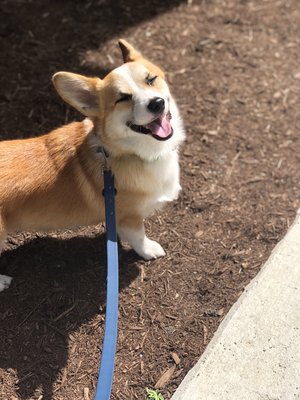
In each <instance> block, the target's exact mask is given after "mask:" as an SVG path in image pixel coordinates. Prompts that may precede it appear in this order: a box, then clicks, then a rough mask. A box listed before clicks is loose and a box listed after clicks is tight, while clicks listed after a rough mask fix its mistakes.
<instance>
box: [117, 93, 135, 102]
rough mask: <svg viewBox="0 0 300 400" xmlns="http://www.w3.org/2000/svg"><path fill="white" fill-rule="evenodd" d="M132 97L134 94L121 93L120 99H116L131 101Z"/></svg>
mask: <svg viewBox="0 0 300 400" xmlns="http://www.w3.org/2000/svg"><path fill="white" fill-rule="evenodd" d="M131 99H132V94H128V93H120V97H119V99H118V100H117V101H116V104H117V103H121V102H122V101H129V100H131Z"/></svg>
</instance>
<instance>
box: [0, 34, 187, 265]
mask: <svg viewBox="0 0 300 400" xmlns="http://www.w3.org/2000/svg"><path fill="white" fill-rule="evenodd" d="M123 42H124V43H122V45H123V55H124V52H125V53H126V51H125V47H124V46H127V47H128V52H127V53H128V54H127V57H129V56H130V57H131V59H130V64H131V63H132V61H134V60H132V59H134V58H135V57H137V58H138V59H139V65H144V66H146V68H148V69H149V70H150V71H152V73H154V74H157V75H159V76H160V77H161V82H158V85H157V87H156V88H155V90H156V91H159V90H163V88H164V87H165V86H164V85H166V84H165V83H164V81H163V78H164V74H163V72H162V71H161V70H160V69H159V68H158V67H156V66H154V65H153V64H151V63H150V62H149V61H147V60H144V59H143V58H142V56H141V55H140V53H138V52H136V51H135V50H134V49H133V48H132V46H130V45H129V44H127V42H125V41H123ZM122 45H121V44H120V46H121V47H122ZM139 65H136V64H135V63H134V62H133V65H132V67H131V68H132V71H133V73H136V74H138V73H139V68H140V67H139ZM135 68H136V71H135ZM53 82H54V85H55V87H56V89H57V90H58V92H59V94H60V95H61V96H62V97H63V98H64V99H65V100H66V101H67V102H69V103H70V104H71V105H73V106H74V107H75V108H77V109H78V110H79V111H81V112H82V113H84V114H85V115H86V116H88V117H90V119H86V120H84V121H83V122H74V123H71V124H69V125H66V126H63V127H61V128H58V129H56V130H54V131H52V132H50V133H49V134H47V135H44V136H41V137H37V138H33V139H25V140H12V141H3V142H1V143H0V247H1V242H2V241H3V240H4V239H5V237H6V234H7V233H8V232H13V231H16V230H31V231H37V230H43V231H48V230H53V229H58V228H73V227H76V226H78V225H91V224H97V223H99V222H100V221H103V220H104V201H103V196H102V190H103V177H102V175H101V168H102V165H103V162H104V160H103V157H102V156H101V154H98V153H97V152H96V150H95V149H96V147H97V146H99V144H103V145H104V146H105V147H106V148H107V149H108V150H109V152H110V154H111V157H110V159H109V165H110V167H111V169H112V171H113V173H114V176H115V183H116V187H117V190H118V194H117V196H116V207H117V224H118V228H119V229H120V231H122V230H124V232H125V233H126V232H127V231H128V232H131V231H132V232H140V233H141V234H142V235H144V233H143V232H144V228H143V218H144V217H146V216H147V215H148V214H149V213H150V212H151V211H153V209H155V208H158V207H159V206H160V204H159V201H158V203H157V204H156V203H155V202H156V200H153V201H152V198H154V197H155V195H154V188H156V186H157V185H159V187H161V191H163V188H164V186H167V185H170V180H172V179H173V177H168V176H166V177H164V178H161V182H160V183H159V184H158V183H157V175H158V173H159V168H160V167H159V165H157V166H154V165H153V163H151V162H149V161H148V160H144V159H142V158H141V157H139V156H138V155H136V154H134V153H131V152H130V151H129V150H122V148H121V147H120V146H119V144H118V141H116V140H114V139H113V138H112V137H111V136H110V132H109V131H107V129H106V126H107V119H109V118H110V115H111V113H112V111H113V110H114V109H115V107H116V100H117V98H118V96H119V91H120V88H121V89H122V88H124V89H123V90H124V91H126V92H130V87H128V85H127V86H126V82H125V83H124V82H122V79H120V78H119V77H118V76H117V75H114V74H113V73H111V74H109V75H108V76H107V77H106V78H105V79H104V80H102V81H101V80H100V79H98V78H86V77H82V76H80V75H76V74H70V73H65V72H63V73H59V74H56V75H54V77H53ZM122 85H123V86H122ZM159 85H161V87H160V86H159ZM78 93H79V94H78ZM118 107H119V108H118V109H119V110H122V107H123V108H124V107H128V105H127V104H122V103H120V104H118ZM99 132H100V133H101V134H100V135H99ZM137 135H138V134H137ZM99 136H100V139H99ZM174 157H175V158H174V160H175V161H174V162H176V160H177V158H176V157H177V156H175V155H174ZM162 162H163V161H162ZM162 168H163V167H162ZM171 183H172V182H171ZM177 186H178V187H179V183H178V185H177ZM179 188H180V187H179ZM159 196H160V193H158V194H157V197H159ZM126 234H127V233H126ZM125 237H126V235H125ZM144 239H145V238H144ZM146 239H147V238H146ZM147 240H149V239H147ZM150 242H151V243H156V242H152V241H150ZM157 245H158V244H157ZM161 250H162V249H161ZM137 251H138V250H137ZM138 252H139V251H138ZM140 254H142V255H143V256H144V251H141V252H140ZM149 254H150V253H149ZM155 254H157V255H158V256H159V255H162V252H161V251H158V250H157V249H156V251H155V252H153V255H152V256H154V257H155V256H156V255H155ZM147 257H148V255H146V256H145V258H147ZM150 257H151V255H149V258H150Z"/></svg>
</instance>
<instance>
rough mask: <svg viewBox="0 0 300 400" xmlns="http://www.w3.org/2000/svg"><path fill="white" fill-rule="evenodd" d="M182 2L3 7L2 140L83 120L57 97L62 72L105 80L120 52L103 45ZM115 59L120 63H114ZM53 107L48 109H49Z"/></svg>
mask: <svg viewBox="0 0 300 400" xmlns="http://www.w3.org/2000/svg"><path fill="white" fill-rule="evenodd" d="M181 2H182V0H167V1H163V2H161V1H160V0H152V1H151V2H143V1H139V0H130V1H128V0H117V1H112V0H97V1H96V0H94V1H93V0H92V1H88V2H82V1H73V0H72V1H70V0H69V1H64V2H61V1H57V0H56V1H52V0H45V1H43V2H37V1H29V0H26V1H21V0H16V1H13V2H11V1H9V0H3V1H2V2H1V4H0V14H1V15H2V17H3V19H2V21H3V22H2V23H1V27H0V46H1V54H2V57H1V59H2V60H1V65H0V88H1V92H0V104H1V106H2V107H0V120H1V121H2V124H1V126H2V127H3V128H2V129H1V133H0V139H1V138H2V139H6V138H11V139H12V138H19V137H27V136H34V135H37V134H38V133H45V132H46V131H48V130H51V129H53V128H54V127H57V125H58V124H62V118H63V115H65V118H64V119H65V121H64V122H68V121H70V120H73V119H75V118H76V119H78V118H79V115H78V113H77V112H75V111H74V110H71V109H69V107H68V106H66V105H65V104H63V102H62V101H61V99H59V97H58V96H57V95H56V94H54V89H53V87H52V84H51V76H52V74H53V73H55V72H57V71H59V70H68V71H72V72H79V73H82V74H89V75H98V76H100V77H103V76H104V75H106V73H107V72H108V71H110V70H111V69H112V68H113V67H114V66H115V65H114V63H116V64H121V56H120V52H119V51H118V50H117V46H116V52H115V54H111V55H108V54H105V53H101V56H100V55H99V54H100V53H99V50H100V51H101V49H102V46H103V43H105V42H107V41H108V40H109V39H112V38H113V37H115V38H116V41H117V39H118V37H120V36H122V32H123V31H124V30H125V29H127V28H128V27H134V26H136V25H138V24H140V23H142V22H143V21H145V20H148V19H151V18H154V17H155V16H157V15H161V14H163V13H164V12H166V11H168V10H169V9H171V8H173V7H176V6H178V5H179V4H180V3H181ZM115 60H116V61H115ZM47 104H48V107H47Z"/></svg>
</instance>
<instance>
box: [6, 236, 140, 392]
mask: <svg viewBox="0 0 300 400" xmlns="http://www.w3.org/2000/svg"><path fill="white" fill-rule="evenodd" d="M105 247H106V246H105V236H104V235H101V236H95V237H72V238H71V239H67V240H61V239H57V238H53V237H47V238H38V239H34V240H32V241H30V242H28V243H25V244H24V245H22V246H20V247H18V248H17V249H15V250H10V251H6V252H4V253H3V255H2V256H1V261H0V262H1V273H4V274H5V273H6V274H11V275H13V278H14V279H13V283H12V285H11V287H10V288H9V289H8V290H5V291H3V292H2V293H0V321H1V326H0V368H4V369H5V370H9V369H10V368H11V369H12V370H14V371H16V374H17V385H18V390H17V392H18V395H19V397H20V398H21V399H28V398H31V397H32V396H38V393H42V394H43V397H42V398H43V399H44V400H50V399H52V395H53V385H54V383H55V382H57V378H58V375H59V374H62V373H61V371H63V369H64V367H65V366H66V364H67V361H68V354H69V351H70V348H71V347H72V343H71V341H72V339H74V336H76V334H77V333H78V331H79V330H80V329H84V323H85V325H89V323H91V321H92V326H93V327H98V330H100V331H102V328H103V316H104V313H105V297H106V255H105V254H106V249H105ZM136 261H137V258H136V256H135V255H134V254H133V253H132V252H127V253H126V252H124V251H122V252H121V257H120V290H122V289H123V288H125V287H127V286H128V285H129V284H130V282H131V281H133V280H134V279H135V278H136V277H137V276H138V273H139V270H138V267H137V265H136ZM87 329H92V328H91V326H88V327H87ZM95 329H96V328H95ZM101 341H102V337H101V335H100V337H99V343H98V346H97V347H98V348H99V347H100V346H101ZM97 351H99V350H97V348H95V352H97ZM39 391H40V392H39Z"/></svg>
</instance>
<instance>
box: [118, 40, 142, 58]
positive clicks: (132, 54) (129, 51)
mask: <svg viewBox="0 0 300 400" xmlns="http://www.w3.org/2000/svg"><path fill="white" fill-rule="evenodd" d="M119 46H120V49H121V51H122V56H123V61H124V63H127V62H130V61H136V60H137V59H139V58H141V57H142V55H141V53H139V52H138V51H137V50H135V48H134V47H132V46H131V44H129V43H128V42H126V40H124V39H119Z"/></svg>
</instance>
